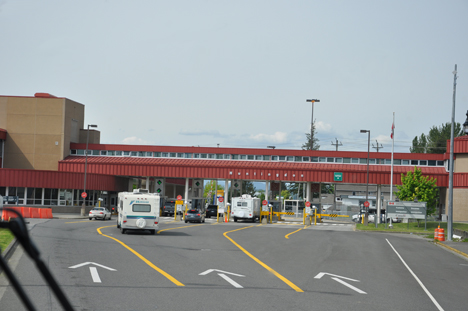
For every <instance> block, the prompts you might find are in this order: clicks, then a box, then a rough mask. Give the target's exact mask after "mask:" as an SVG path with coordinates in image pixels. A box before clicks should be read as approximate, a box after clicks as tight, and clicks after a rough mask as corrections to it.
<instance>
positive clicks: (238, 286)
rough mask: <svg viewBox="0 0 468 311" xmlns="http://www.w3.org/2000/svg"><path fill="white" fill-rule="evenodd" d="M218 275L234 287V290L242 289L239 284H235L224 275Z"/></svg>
mask: <svg viewBox="0 0 468 311" xmlns="http://www.w3.org/2000/svg"><path fill="white" fill-rule="evenodd" d="M218 275H219V276H220V277H222V278H223V279H225V280H226V281H228V282H229V283H230V284H231V285H232V286H234V287H236V288H244V287H242V286H241V285H240V284H239V283H237V282H236V281H234V280H233V279H231V278H230V277H228V276H227V275H225V274H222V273H218Z"/></svg>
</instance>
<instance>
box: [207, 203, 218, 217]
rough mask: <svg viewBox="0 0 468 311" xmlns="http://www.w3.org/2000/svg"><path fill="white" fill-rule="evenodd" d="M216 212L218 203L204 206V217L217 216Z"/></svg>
mask: <svg viewBox="0 0 468 311" xmlns="http://www.w3.org/2000/svg"><path fill="white" fill-rule="evenodd" d="M217 214H218V205H208V207H207V208H206V217H207V218H211V216H214V217H217Z"/></svg>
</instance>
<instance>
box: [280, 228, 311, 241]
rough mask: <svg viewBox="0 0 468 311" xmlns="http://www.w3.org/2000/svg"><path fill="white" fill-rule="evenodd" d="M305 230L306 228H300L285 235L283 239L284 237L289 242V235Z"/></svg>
mask: <svg viewBox="0 0 468 311" xmlns="http://www.w3.org/2000/svg"><path fill="white" fill-rule="evenodd" d="M305 228H306V227H304V228H301V229H298V230H296V231H294V232H291V233H288V234H286V235H285V236H284V237H285V238H286V239H288V240H289V236H290V235H291V234H294V233H296V232H298V231H301V230H302V229H305Z"/></svg>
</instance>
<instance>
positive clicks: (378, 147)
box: [372, 139, 383, 152]
mask: <svg viewBox="0 0 468 311" xmlns="http://www.w3.org/2000/svg"><path fill="white" fill-rule="evenodd" d="M375 142H376V143H377V146H376V147H374V144H372V148H374V149H377V152H379V149H383V146H382V144H380V146H379V142H378V141H377V139H376V140H375Z"/></svg>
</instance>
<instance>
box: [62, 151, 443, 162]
mask: <svg viewBox="0 0 468 311" xmlns="http://www.w3.org/2000/svg"><path fill="white" fill-rule="evenodd" d="M71 155H85V150H80V149H77V150H75V149H72V150H71ZM88 155H89V156H117V157H120V156H124V157H148V158H152V157H154V158H183V159H215V160H247V161H249V160H250V161H286V162H315V163H345V164H367V158H335V157H298V156H276V155H272V156H270V155H252V154H217V153H180V152H151V151H111V150H88ZM391 163H392V161H391V160H390V159H369V164H388V165H390V164H391ZM393 164H394V165H418V166H444V161H439V160H400V159H394V160H393Z"/></svg>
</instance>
